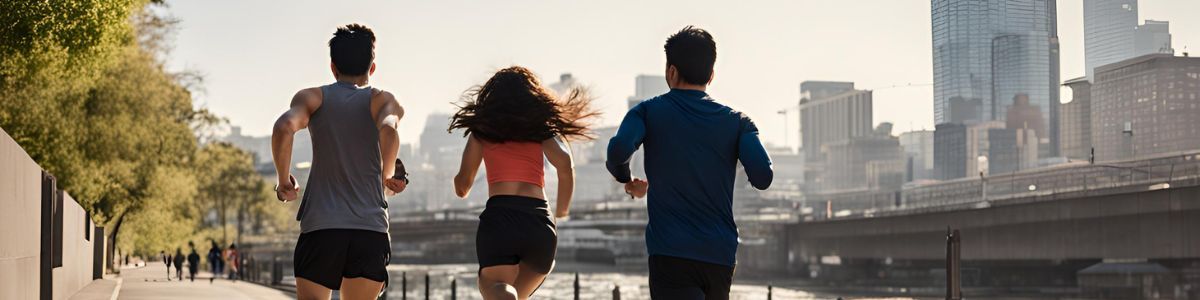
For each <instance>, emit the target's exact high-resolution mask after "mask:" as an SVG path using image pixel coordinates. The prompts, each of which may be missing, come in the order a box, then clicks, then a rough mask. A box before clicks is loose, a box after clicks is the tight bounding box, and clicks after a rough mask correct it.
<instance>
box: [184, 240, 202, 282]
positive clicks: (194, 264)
mask: <svg viewBox="0 0 1200 300" xmlns="http://www.w3.org/2000/svg"><path fill="white" fill-rule="evenodd" d="M188 247H191V248H192V252H191V253H188V256H187V261H188V279H189V280H191V281H196V273H197V272H200V254H196V245H195V244H192V243H191V242H188Z"/></svg>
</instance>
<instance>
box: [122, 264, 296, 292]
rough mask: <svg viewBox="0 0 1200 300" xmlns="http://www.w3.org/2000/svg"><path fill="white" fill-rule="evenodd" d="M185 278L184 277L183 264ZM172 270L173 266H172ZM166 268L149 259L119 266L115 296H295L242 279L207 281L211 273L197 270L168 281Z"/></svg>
mask: <svg viewBox="0 0 1200 300" xmlns="http://www.w3.org/2000/svg"><path fill="white" fill-rule="evenodd" d="M184 270H185V272H184V275H183V276H184V278H187V272H186V267H185V269H184ZM172 271H173V270H172ZM166 275H167V269H166V267H165V266H163V265H162V264H155V263H151V264H149V265H148V266H145V267H140V268H128V269H123V270H121V281H122V283H121V287H120V291H119V294H118V296H117V299H121V300H142V299H145V300H149V299H179V300H185V299H221V300H242V299H246V300H250V299H262V300H271V299H295V295H292V294H290V293H287V292H283V291H280V290H276V289H273V288H269V287H265V286H262V285H258V284H255V283H249V282H244V281H229V280H226V279H217V280H215V281H214V282H212V283H209V281H208V279H209V278H211V277H212V273H209V272H200V273H199V274H197V275H196V281H187V280H184V281H179V280H177V279H173V280H171V281H167V277H166Z"/></svg>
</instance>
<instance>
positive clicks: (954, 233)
mask: <svg viewBox="0 0 1200 300" xmlns="http://www.w3.org/2000/svg"><path fill="white" fill-rule="evenodd" d="M961 242H962V241H961V237H959V233H958V229H954V230H950V228H946V300H961V299H962V281H961V280H962V277H961V275H962V274H961V273H959V268H960V267H961V257H960V256H959V244H960V243H961Z"/></svg>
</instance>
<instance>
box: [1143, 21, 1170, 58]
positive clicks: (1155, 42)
mask: <svg viewBox="0 0 1200 300" xmlns="http://www.w3.org/2000/svg"><path fill="white" fill-rule="evenodd" d="M1133 44H1134V47H1133V48H1134V49H1133V51H1134V53H1135V54H1136V55H1144V54H1152V53H1163V54H1175V49H1174V48H1172V47H1171V23H1170V22H1167V21H1155V20H1146V24H1142V25H1138V27H1137V30H1136V31H1134V34H1133Z"/></svg>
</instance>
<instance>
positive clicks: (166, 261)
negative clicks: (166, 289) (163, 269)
mask: <svg viewBox="0 0 1200 300" xmlns="http://www.w3.org/2000/svg"><path fill="white" fill-rule="evenodd" d="M158 256H159V257H161V258H162V262H163V264H164V265H167V280H168V281H169V280H171V256H170V255H168V254H167V251H166V250H159V251H158Z"/></svg>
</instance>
